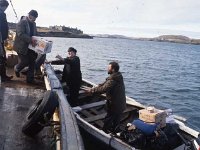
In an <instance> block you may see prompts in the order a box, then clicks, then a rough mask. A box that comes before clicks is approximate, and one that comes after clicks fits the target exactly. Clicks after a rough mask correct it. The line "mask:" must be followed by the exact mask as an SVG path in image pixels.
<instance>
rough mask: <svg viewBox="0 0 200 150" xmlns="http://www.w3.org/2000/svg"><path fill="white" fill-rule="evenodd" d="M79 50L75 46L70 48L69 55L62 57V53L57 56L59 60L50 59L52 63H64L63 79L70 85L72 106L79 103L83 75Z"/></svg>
mask: <svg viewBox="0 0 200 150" xmlns="http://www.w3.org/2000/svg"><path fill="white" fill-rule="evenodd" d="M76 52H77V50H76V49H74V48H73V47H69V49H68V57H67V58H64V59H63V58H62V57H61V56H60V55H58V56H56V58H58V59H59V60H55V61H50V62H49V63H51V64H56V65H59V64H64V69H63V74H62V80H63V81H65V82H66V83H67V86H68V87H69V96H68V98H69V99H68V100H69V102H70V104H71V106H76V105H77V103H78V101H77V100H78V95H79V89H80V86H81V81H82V75H81V69H80V59H79V57H78V56H76Z"/></svg>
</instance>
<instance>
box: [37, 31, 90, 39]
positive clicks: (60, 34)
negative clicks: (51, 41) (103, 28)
mask: <svg viewBox="0 0 200 150" xmlns="http://www.w3.org/2000/svg"><path fill="white" fill-rule="evenodd" d="M38 35H39V36H42V37H65V38H87V39H92V38H93V37H92V36H89V35H88V34H74V33H70V32H55V31H49V32H38Z"/></svg>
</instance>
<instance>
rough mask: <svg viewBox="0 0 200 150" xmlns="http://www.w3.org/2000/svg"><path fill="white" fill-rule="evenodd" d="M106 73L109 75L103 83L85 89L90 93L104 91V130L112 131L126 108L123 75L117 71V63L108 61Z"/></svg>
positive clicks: (101, 92)
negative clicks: (105, 106)
mask: <svg viewBox="0 0 200 150" xmlns="http://www.w3.org/2000/svg"><path fill="white" fill-rule="evenodd" d="M108 74H110V76H109V77H108V78H106V81H105V82H104V83H102V84H100V85H98V86H97V87H94V88H92V89H90V90H88V91H86V92H88V93H90V94H103V93H106V98H107V115H106V117H105V120H104V126H103V130H104V131H105V132H107V131H114V129H115V128H116V127H117V125H119V123H120V118H121V115H122V113H123V111H124V110H125V108H126V96H125V86H124V81H123V76H122V74H121V73H120V72H119V65H118V63H116V62H110V63H109V66H108Z"/></svg>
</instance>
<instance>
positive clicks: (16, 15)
mask: <svg viewBox="0 0 200 150" xmlns="http://www.w3.org/2000/svg"><path fill="white" fill-rule="evenodd" d="M10 4H11V6H12V9H13V12H14V14H15V17H16V18H17V21H19V19H18V17H17V13H16V11H15V8H14V6H13V4H12V1H11V0H10Z"/></svg>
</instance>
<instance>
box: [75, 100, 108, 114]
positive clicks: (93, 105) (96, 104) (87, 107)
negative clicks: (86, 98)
mask: <svg viewBox="0 0 200 150" xmlns="http://www.w3.org/2000/svg"><path fill="white" fill-rule="evenodd" d="M105 104H106V100H103V101H99V102H95V103H90V104H85V105H82V106H76V107H73V108H72V109H73V110H74V111H75V112H80V111H82V110H85V109H89V108H93V107H97V106H102V105H105Z"/></svg>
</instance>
